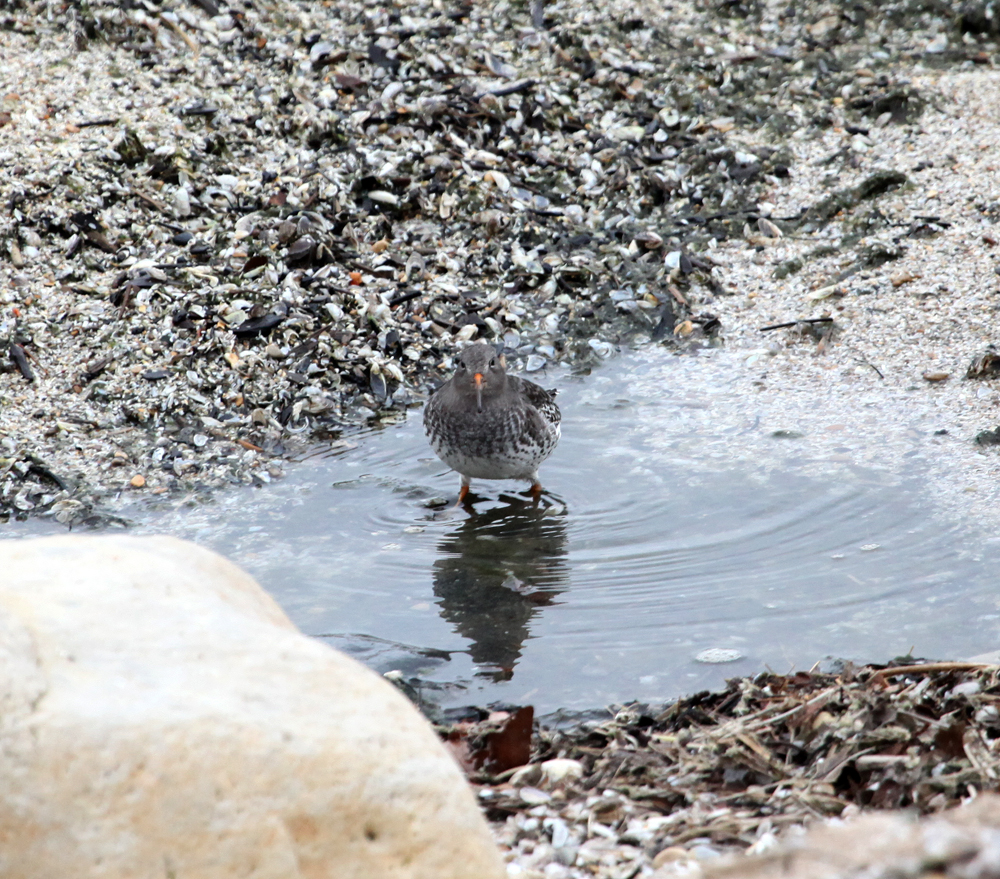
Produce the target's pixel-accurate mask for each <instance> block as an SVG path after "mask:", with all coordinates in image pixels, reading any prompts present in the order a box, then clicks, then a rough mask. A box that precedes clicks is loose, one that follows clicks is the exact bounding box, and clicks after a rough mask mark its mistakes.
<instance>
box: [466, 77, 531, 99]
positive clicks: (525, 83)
mask: <svg viewBox="0 0 1000 879" xmlns="http://www.w3.org/2000/svg"><path fill="white" fill-rule="evenodd" d="M534 85H535V81H534V80H533V79H520V80H518V81H517V82H512V83H511V84H510V85H503V86H498V87H497V88H495V89H486V90H485V91H481V92H477V93H476V100H477V101H478V100H479V99H480V98H482V97H484V96H486V95H493V97H495V98H502V97H503V96H504V95H513V94H516V93H517V92H526V91H528V89H530V88H533V87H534Z"/></svg>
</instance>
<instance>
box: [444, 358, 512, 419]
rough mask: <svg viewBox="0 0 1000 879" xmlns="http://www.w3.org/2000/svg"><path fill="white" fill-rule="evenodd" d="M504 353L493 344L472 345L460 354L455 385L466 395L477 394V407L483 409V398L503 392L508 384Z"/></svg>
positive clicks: (486, 398) (489, 397)
mask: <svg viewBox="0 0 1000 879" xmlns="http://www.w3.org/2000/svg"><path fill="white" fill-rule="evenodd" d="M504 365H505V364H504V359H503V355H501V354H497V351H496V348H494V347H493V346H492V345H470V346H469V347H468V348H466V349H465V350H464V351H462V353H461V354H459V355H458V362H457V364H456V366H455V379H454V385H455V388H456V390H457V391H458V392H459V393H461V394H463V395H465V394H467V395H470V396H471V395H473V394H474V395H475V397H476V408H477V409H478V410H479V411H480V412H482V411H483V400H489V399H491V398H493V397H496V396H498V395H499V394H502V393H503V390H504V388H505V387H506V385H507V373H506V372H505V371H504Z"/></svg>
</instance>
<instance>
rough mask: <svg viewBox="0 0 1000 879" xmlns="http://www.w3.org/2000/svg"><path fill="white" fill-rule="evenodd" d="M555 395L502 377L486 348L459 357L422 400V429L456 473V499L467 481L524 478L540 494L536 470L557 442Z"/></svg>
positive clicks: (475, 348)
mask: <svg viewBox="0 0 1000 879" xmlns="http://www.w3.org/2000/svg"><path fill="white" fill-rule="evenodd" d="M477 374H478V375H479V376H480V377H481V379H480V381H481V383H480V386H479V388H478V389H477V385H476V378H475V377H476V375H477ZM555 393H556V392H555V391H547V390H545V389H543V388H541V387H539V386H538V385H536V384H535V383H534V382H530V381H528V380H527V379H522V378H518V377H517V376H513V375H507V373H506V371H505V369H504V365H503V359H502V358H501V357H499V356H498V355H497V353H496V351H495V350H494V349H493V348H492V347H490V346H489V345H472V346H470V347H468V348H466V349H465V350H464V351H463V352H462V353H461V354H460V355H459V357H458V363H457V366H456V370H455V374H454V375H453V376H452V377H451V378H450V379H449V380H448V381H446V382H445V383H444V384H443V385H442V386H441V387H440V388H439V389H438V390H437V391H436V392H435V393H434V395H433V396H432V397H431V398H430V400H429V401H428V402H427V406H426V407H425V409H424V430H425V431H426V433H427V437H428V439H429V440H430V443H431V447H432V448H433V449H434V451H435V452H436V453H437V456H438V457H439V458H440V459H441V460H442V461H444V462H445V463H446V464H447V465H448V466H449V467H451V468H452V469H453V470H456V471H457V472H458V473H460V474H461V476H462V495H461V497H463V498H464V497H465V494H466V492H467V491H468V486H469V483H470V481H471V480H472V479H528V480H530V481H531V482H532V487H533V488H534V489H536V490H540V488H541V486H540V485H539V483H538V467H539V465H540V464H541V463H542V461H544V460H545V459H546V458H547V457H548V456H549V455H551V454H552V450H553V449H554V448H555V447H556V443H557V442H559V432H560V428H559V422H560V420H561V415H560V412H559V407H558V406H557V405H556V403H555V399H554V398H555Z"/></svg>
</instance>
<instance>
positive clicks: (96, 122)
mask: <svg viewBox="0 0 1000 879" xmlns="http://www.w3.org/2000/svg"><path fill="white" fill-rule="evenodd" d="M73 124H74V125H76V127H77V128H91V127H93V126H95V125H117V124H118V117H117V116H115V117H113V118H110V117H109V118H107V119H87V120H84V121H83V122H75V123H73Z"/></svg>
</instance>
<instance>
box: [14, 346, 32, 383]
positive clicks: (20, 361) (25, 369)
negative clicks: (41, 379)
mask: <svg viewBox="0 0 1000 879" xmlns="http://www.w3.org/2000/svg"><path fill="white" fill-rule="evenodd" d="M10 359H11V360H13V361H14V363H15V364H16V366H17V368H18V369H19V370H20V371H21V375H23V376H24V377H25V378H26V379H27V380H28V381H29V382H33V381H34V380H35V374H34V373H33V372H32V371H31V367H30V366H29V365H28V355H27V354H25V353H24V348H22V347H21V346H20V345H11V346H10Z"/></svg>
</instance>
